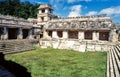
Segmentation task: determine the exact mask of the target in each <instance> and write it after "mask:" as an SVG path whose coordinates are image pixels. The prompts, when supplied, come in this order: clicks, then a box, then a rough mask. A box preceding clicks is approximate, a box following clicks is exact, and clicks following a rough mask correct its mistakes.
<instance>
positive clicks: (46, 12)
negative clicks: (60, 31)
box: [38, 4, 53, 23]
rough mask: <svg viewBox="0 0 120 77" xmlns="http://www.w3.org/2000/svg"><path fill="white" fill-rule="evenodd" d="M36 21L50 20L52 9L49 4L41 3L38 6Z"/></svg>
mask: <svg viewBox="0 0 120 77" xmlns="http://www.w3.org/2000/svg"><path fill="white" fill-rule="evenodd" d="M38 10H39V13H38V23H41V22H46V21H49V20H51V18H52V15H53V9H52V7H51V5H49V4H41V5H40V6H39V8H38Z"/></svg>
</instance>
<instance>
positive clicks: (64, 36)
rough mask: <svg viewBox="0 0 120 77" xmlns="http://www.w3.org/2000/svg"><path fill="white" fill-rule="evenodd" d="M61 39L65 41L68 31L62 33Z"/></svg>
mask: <svg viewBox="0 0 120 77" xmlns="http://www.w3.org/2000/svg"><path fill="white" fill-rule="evenodd" d="M62 35H63V36H62V38H64V39H67V38H68V31H66V30H65V31H63V34H62Z"/></svg>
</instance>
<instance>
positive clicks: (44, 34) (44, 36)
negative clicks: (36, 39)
mask: <svg viewBox="0 0 120 77" xmlns="http://www.w3.org/2000/svg"><path fill="white" fill-rule="evenodd" d="M43 38H45V39H51V37H50V36H49V35H48V32H47V31H46V30H44V32H43Z"/></svg>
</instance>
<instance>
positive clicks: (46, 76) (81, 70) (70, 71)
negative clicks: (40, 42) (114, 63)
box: [5, 48, 107, 77]
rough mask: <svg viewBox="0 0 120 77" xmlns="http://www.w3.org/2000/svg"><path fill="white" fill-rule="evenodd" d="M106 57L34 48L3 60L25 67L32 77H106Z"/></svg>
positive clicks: (104, 53)
mask: <svg viewBox="0 0 120 77" xmlns="http://www.w3.org/2000/svg"><path fill="white" fill-rule="evenodd" d="M106 55H107V54H106V52H85V53H82V52H76V51H72V50H58V49H52V48H47V49H41V48H36V50H33V51H28V52H23V53H17V54H9V55H6V56H5V58H6V60H12V61H13V62H16V63H18V64H20V65H22V66H24V67H26V68H27V70H28V72H30V73H31V76H32V77H106Z"/></svg>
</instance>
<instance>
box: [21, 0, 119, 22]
mask: <svg viewBox="0 0 120 77" xmlns="http://www.w3.org/2000/svg"><path fill="white" fill-rule="evenodd" d="M21 1H30V2H31V3H39V4H44V3H48V4H51V5H52V7H53V9H54V14H55V15H57V16H60V17H76V16H86V15H99V14H108V15H109V16H110V17H111V18H112V19H113V20H114V21H115V22H116V23H118V22H119V23H120V0H21Z"/></svg>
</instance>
